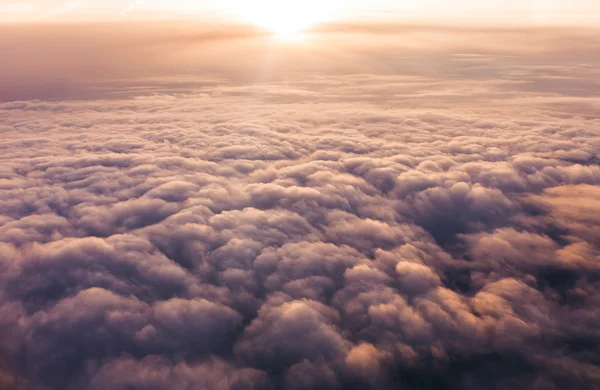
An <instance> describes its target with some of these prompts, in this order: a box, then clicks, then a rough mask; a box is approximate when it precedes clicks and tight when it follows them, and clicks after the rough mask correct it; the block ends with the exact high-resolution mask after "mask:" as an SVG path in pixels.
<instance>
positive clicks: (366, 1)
mask: <svg viewBox="0 0 600 390" xmlns="http://www.w3.org/2000/svg"><path fill="white" fill-rule="evenodd" d="M287 1H288V2H289V3H290V4H291V3H296V4H297V2H294V1H290V0H287ZM271 3H272V4H278V6H281V4H282V3H285V1H284V2H282V1H269V0H261V1H253V2H248V1H241V0H223V1H219V2H214V1H208V0H198V1H191V0H103V1H96V0H0V20H3V21H15V20H40V19H41V20H45V19H64V18H68V19H71V18H77V19H79V18H84V17H85V18H88V19H89V18H92V19H114V18H122V17H124V16H127V17H133V16H138V17H141V16H149V15H153V16H154V17H156V16H159V17H160V18H163V17H164V18H168V17H173V16H175V15H182V14H187V15H195V14H203V15H235V14H236V13H237V12H236V11H237V9H238V8H239V7H240V4H242V7H246V8H247V7H249V6H250V7H252V6H254V5H255V4H262V7H265V6H267V7H268V6H269V5H271ZM319 4H322V5H324V6H325V7H328V8H331V9H335V12H334V15H333V16H334V17H344V16H348V15H353V16H357V15H358V16H360V15H364V14H365V13H366V12H370V11H375V12H377V11H379V12H384V13H390V12H391V13H392V14H394V15H395V14H400V15H402V16H405V17H421V16H425V17H426V16H436V17H443V16H453V17H456V16H462V17H469V16H477V17H482V16H484V17H494V18H496V17H497V18H502V17H504V18H506V17H509V18H510V17H516V16H519V17H533V18H542V19H543V18H550V19H553V20H573V19H579V18H583V19H596V18H598V16H599V15H600V2H598V1H596V0H577V1H570V0H529V1H521V0H489V1H486V2H481V1H475V0H453V1H450V0H404V1H396V0H349V1H340V0H330V1H320V2H319ZM165 11H166V12H165Z"/></svg>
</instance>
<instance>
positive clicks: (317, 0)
mask: <svg viewBox="0 0 600 390" xmlns="http://www.w3.org/2000/svg"><path fill="white" fill-rule="evenodd" d="M340 3H341V1H337V0H333V1H332V0H330V1H327V0H253V1H252V0H240V1H237V2H236V3H235V5H232V8H233V9H232V11H233V12H234V13H235V14H237V15H238V17H239V18H240V19H242V20H243V21H245V22H248V23H252V24H254V25H257V26H259V27H262V28H265V29H267V30H269V31H271V32H273V33H275V34H278V35H282V36H293V35H294V34H298V33H301V32H303V31H305V30H307V29H309V28H311V27H313V26H315V25H317V24H319V23H322V22H324V21H327V20H330V19H332V18H334V17H335V13H336V12H338V11H339V10H340V7H339V6H340Z"/></svg>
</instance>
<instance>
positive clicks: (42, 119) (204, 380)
mask: <svg viewBox="0 0 600 390" xmlns="http://www.w3.org/2000/svg"><path fill="white" fill-rule="evenodd" d="M517 44H518V43H517ZM590 44H591V43H590ZM561 47H562V46H561ZM490 50H491V49H490ZM494 50H505V49H494ZM561 50H563V51H564V50H567V49H565V48H564V47H562V49H561ZM516 52H517V51H516ZM375 54H377V53H375ZM373 55H374V54H373V53H371V54H368V55H367V54H365V57H364V58H365V59H369V60H371V61H373V58H376V57H373ZM379 55H381V56H382V57H381V58H385V62H382V63H376V64H374V65H372V67H373V71H372V72H368V70H369V67H370V66H371V65H365V67H366V68H365V72H363V73H360V74H357V73H355V72H350V71H348V72H347V73H344V72H339V73H340V74H331V73H332V72H331V71H327V72H321V73H309V72H305V73H302V74H298V73H293V74H290V76H289V77H288V78H287V79H285V80H281V79H279V78H278V79H277V80H269V81H265V82H262V83H252V84H249V83H246V82H242V81H239V80H238V81H228V82H224V81H221V80H222V79H220V78H216V77H215V78H214V79H212V80H210V84H207V85H204V86H199V85H194V88H195V91H188V90H179V91H166V90H165V88H166V89H168V88H175V87H173V86H168V87H165V86H164V84H162V85H160V87H159V88H158V87H157V89H156V90H154V91H153V92H154V93H151V94H148V93H147V92H146V91H143V92H141V93H140V92H136V89H135V88H134V87H131V86H130V89H128V90H127V96H126V97H122V96H121V97H119V96H117V97H116V98H113V99H108V98H107V96H95V97H94V98H90V97H89V95H87V94H84V95H82V96H78V95H77V94H75V97H79V98H78V99H76V100H72V101H63V100H59V101H42V100H33V99H32V100H28V101H10V102H6V103H2V104H0V123H1V125H0V126H1V127H0V131H1V132H2V134H3V136H4V137H2V138H3V139H2V141H0V151H1V153H0V156H1V157H0V169H1V170H0V242H1V243H0V286H1V288H0V330H1V335H2V337H1V338H0V352H1V356H2V357H3V359H0V371H2V372H3V374H2V375H0V387H2V386H3V385H6V386H7V387H9V386H11V385H12V386H13V387H15V388H17V389H117V390H118V389H215V390H250V389H254V390H259V389H260V390H263V389H264V390H266V389H271V390H277V389H282V390H288V389H289V390H296V389H298V390H301V389H322V390H329V389H344V390H352V389H382V390H383V389H386V390H387V389H389V390H394V389H458V388H460V389H515V388H531V389H543V390H550V389H566V388H569V389H596V388H600V369H599V368H598V366H599V365H600V350H599V348H600V284H599V283H600V263H599V262H598V259H599V255H600V245H599V243H600V208H599V207H598V202H599V201H600V187H599V184H600V168H599V167H598V153H599V151H600V138H599V137H598V126H599V125H600V117H599V115H598V112H599V111H598V110H599V109H600V100H599V97H598V92H597V89H594V85H596V84H594V83H597V81H595V80H597V79H595V76H597V74H598V71H597V68H596V67H595V65H594V64H593V63H592V64H585V63H580V62H576V60H577V58H576V59H574V60H566V59H565V60H563V61H562V62H560V61H559V57H558V55H556V52H554V53H553V54H552V55H549V56H548V57H547V59H548V61H549V62H552V64H551V65H550V64H546V65H540V64H539V63H538V62H539V61H540V59H541V58H542V57H538V55H537V54H532V55H531V56H529V57H523V58H517V59H515V58H512V57H507V56H501V55H500V54H499V53H498V52H495V53H489V52H486V53H482V52H477V53H465V52H464V51H459V50H456V51H455V52H453V53H446V54H443V55H442V54H440V53H435V55H434V54H431V55H428V56H423V57H421V58H420V59H414V58H413V59H407V60H406V62H404V63H403V65H402V66H403V67H405V68H410V67H412V66H413V65H416V64H440V66H442V64H443V67H442V68H440V69H443V70H442V71H441V73H440V74H437V75H436V72H435V71H432V70H431V69H423V70H419V69H417V68H413V70H412V73H410V72H408V71H407V72H406V73H403V74H394V73H396V72H395V71H394V70H391V71H390V70H389V68H386V69H387V70H386V71H382V70H381V69H382V68H385V67H392V68H393V67H394V63H393V62H390V61H391V60H390V58H391V57H390V54H389V53H387V52H385V51H381V52H379ZM580 55H581V56H582V57H585V56H586V55H587V54H586V53H580ZM336 58H337V57H336ZM327 60H331V61H330V65H328V66H331V64H333V63H334V60H333V59H327ZM324 61H325V59H324ZM355 61H357V60H356V59H355ZM382 61H383V60H382ZM502 64H504V65H502ZM383 65H385V66H383ZM596 65H597V64H596ZM353 66H355V65H353ZM280 72H283V71H281V70H280ZM232 74H235V72H234V73H230V74H229V76H231V75H232ZM499 75H502V76H499ZM154 76H156V75H154ZM44 77H46V76H44ZM178 77H180V76H179V75H178ZM230 80H232V79H230ZM96 81H97V80H95V81H94V82H96ZM181 84H185V79H179V84H177V85H178V86H179V85H181ZM111 85H112V87H111V88H115V87H114V85H116V84H111ZM594 91H595V92H594ZM28 93H31V94H33V95H35V94H36V93H37V92H36V91H35V90H31V91H30V92H28ZM134 95H138V96H137V97H129V96H134ZM113 97H114V96H113ZM5 100H9V99H5Z"/></svg>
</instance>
